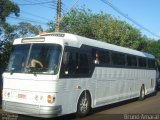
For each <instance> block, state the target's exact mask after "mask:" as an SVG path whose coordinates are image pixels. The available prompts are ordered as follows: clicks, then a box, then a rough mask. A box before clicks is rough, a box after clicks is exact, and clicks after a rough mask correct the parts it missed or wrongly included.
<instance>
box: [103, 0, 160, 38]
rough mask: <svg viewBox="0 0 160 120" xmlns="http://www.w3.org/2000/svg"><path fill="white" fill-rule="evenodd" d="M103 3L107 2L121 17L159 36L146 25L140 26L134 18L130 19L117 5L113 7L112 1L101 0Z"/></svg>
mask: <svg viewBox="0 0 160 120" xmlns="http://www.w3.org/2000/svg"><path fill="white" fill-rule="evenodd" d="M101 1H102V2H103V3H105V4H107V5H108V6H110V7H111V8H112V9H114V10H115V11H116V12H118V13H119V14H120V15H122V16H123V17H125V18H126V19H128V20H130V21H131V22H133V23H134V24H135V25H137V26H139V27H140V28H141V29H143V30H145V31H147V32H148V33H150V34H152V35H153V36H155V37H158V38H160V36H159V35H157V34H155V33H154V32H152V31H150V30H149V29H147V28H146V27H144V26H142V25H141V24H139V23H138V22H137V21H135V20H134V19H132V18H131V17H129V16H128V15H127V14H125V13H123V12H122V11H121V10H119V9H118V8H117V7H115V6H114V5H113V4H112V3H110V2H109V1H107V0H101Z"/></svg>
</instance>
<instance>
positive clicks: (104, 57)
mask: <svg viewBox="0 0 160 120" xmlns="http://www.w3.org/2000/svg"><path fill="white" fill-rule="evenodd" d="M99 59H100V64H106V65H109V64H110V55H109V51H105V50H104V51H100V54H99Z"/></svg>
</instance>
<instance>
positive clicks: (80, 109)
mask: <svg viewBox="0 0 160 120" xmlns="http://www.w3.org/2000/svg"><path fill="white" fill-rule="evenodd" d="M90 110H91V98H90V95H89V93H88V92H83V93H82V94H81V96H80V98H79V100H78V104H77V116H78V117H84V116H86V115H87V114H88V113H89V112H90Z"/></svg>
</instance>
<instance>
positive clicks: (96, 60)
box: [94, 51, 99, 64]
mask: <svg viewBox="0 0 160 120" xmlns="http://www.w3.org/2000/svg"><path fill="white" fill-rule="evenodd" d="M94 62H95V64H99V54H98V52H97V51H96V55H95V61H94Z"/></svg>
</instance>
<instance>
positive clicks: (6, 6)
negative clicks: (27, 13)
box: [0, 0, 20, 22]
mask: <svg viewBox="0 0 160 120" xmlns="http://www.w3.org/2000/svg"><path fill="white" fill-rule="evenodd" d="M19 12H20V8H19V7H18V5H17V4H15V3H14V2H13V1H11V0H0V22H5V21H6V18H7V17H8V16H9V15H10V14H14V15H15V16H17V17H18V16H19Z"/></svg>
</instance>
